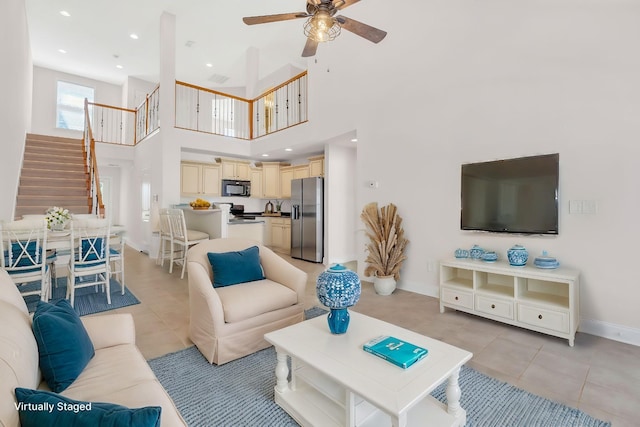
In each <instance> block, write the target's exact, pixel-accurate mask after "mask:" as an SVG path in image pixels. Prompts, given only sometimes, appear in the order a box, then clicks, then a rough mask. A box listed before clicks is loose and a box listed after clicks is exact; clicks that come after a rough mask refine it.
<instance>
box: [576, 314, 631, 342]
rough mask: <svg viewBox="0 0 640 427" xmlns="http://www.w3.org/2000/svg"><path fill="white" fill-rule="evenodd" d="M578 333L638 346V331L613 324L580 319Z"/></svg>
mask: <svg viewBox="0 0 640 427" xmlns="http://www.w3.org/2000/svg"><path fill="white" fill-rule="evenodd" d="M578 331H579V332H584V333H585V334H591V335H597V336H599V337H602V338H608V339H610V340H614V341H620V342H623V343H626V344H631V345H635V346H640V329H636V328H630V327H628V326H624V325H618V324H615V323H609V322H603V321H602V320H593V319H584V318H581V319H580V327H579V328H578Z"/></svg>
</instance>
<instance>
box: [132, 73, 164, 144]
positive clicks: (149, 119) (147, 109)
mask: <svg viewBox="0 0 640 427" xmlns="http://www.w3.org/2000/svg"><path fill="white" fill-rule="evenodd" d="M159 112H160V86H159V85H158V86H156V88H155V89H154V90H153V92H151V94H149V95H147V97H146V98H145V100H144V101H142V103H141V104H140V105H139V106H138V108H136V144H137V143H138V142H140V141H142V140H143V139H144V138H146V137H147V135H149V134H151V133H153V132H155V131H156V130H157V129H158V128H159V123H160V114H159Z"/></svg>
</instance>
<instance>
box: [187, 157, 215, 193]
mask: <svg viewBox="0 0 640 427" xmlns="http://www.w3.org/2000/svg"><path fill="white" fill-rule="evenodd" d="M180 195H181V196H187V197H191V196H197V197H202V196H209V197H213V196H219V195H220V166H218V165H215V164H209V163H195V162H182V163H180Z"/></svg>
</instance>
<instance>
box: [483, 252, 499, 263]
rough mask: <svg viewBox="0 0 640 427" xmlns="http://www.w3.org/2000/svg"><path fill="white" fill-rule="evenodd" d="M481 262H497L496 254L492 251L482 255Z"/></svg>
mask: <svg viewBox="0 0 640 427" xmlns="http://www.w3.org/2000/svg"><path fill="white" fill-rule="evenodd" d="M482 260H483V261H484V262H496V261H497V260H498V254H497V253H495V252H494V251H489V252H485V253H483V254H482Z"/></svg>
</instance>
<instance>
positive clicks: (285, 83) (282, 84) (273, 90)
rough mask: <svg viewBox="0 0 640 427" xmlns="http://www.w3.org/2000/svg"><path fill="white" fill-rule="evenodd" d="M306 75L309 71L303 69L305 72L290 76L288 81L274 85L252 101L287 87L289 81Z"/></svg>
mask: <svg viewBox="0 0 640 427" xmlns="http://www.w3.org/2000/svg"><path fill="white" fill-rule="evenodd" d="M306 75H307V72H306V71H303V72H301V73H300V74H298V75H296V76H293V77H291V78H290V79H289V80H287V81H286V82H284V83H281V84H279V85H278V86H276V87H274V88H271V89H269V90H268V91H266V92H264V93H263V94H262V95H260V96H258V97H256V98H254V99H252V100H251V102H255V101H257V100H258V99H260V98H263V97H265V96H267V95H269V94H270V93H272V92H275V91H277V90H278V89H280V88H283V87H285V86H286V85H288V84H289V83H291V82H292V81H294V80H298V79H299V78H301V77H303V76H306Z"/></svg>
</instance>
